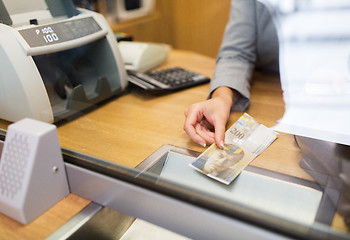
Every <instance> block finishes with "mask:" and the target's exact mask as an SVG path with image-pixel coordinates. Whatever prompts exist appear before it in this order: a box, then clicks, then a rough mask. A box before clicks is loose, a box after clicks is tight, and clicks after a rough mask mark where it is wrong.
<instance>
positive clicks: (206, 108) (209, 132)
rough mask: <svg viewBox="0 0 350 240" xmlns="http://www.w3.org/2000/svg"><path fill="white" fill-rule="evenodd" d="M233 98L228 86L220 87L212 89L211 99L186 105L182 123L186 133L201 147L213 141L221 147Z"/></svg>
mask: <svg viewBox="0 0 350 240" xmlns="http://www.w3.org/2000/svg"><path fill="white" fill-rule="evenodd" d="M233 99H234V93H233V91H232V90H231V89H230V88H227V87H220V88H218V89H216V90H215V91H214V93H213V95H212V98H211V99H208V100H206V101H203V102H199V103H195V104H192V105H191V106H190V107H188V108H187V109H186V110H185V116H186V120H185V124H184V130H185V132H186V133H187V135H188V136H189V137H190V138H191V139H192V140H193V141H194V142H196V143H198V144H200V145H202V146H203V147H205V146H206V145H207V143H208V144H212V143H214V142H215V143H216V144H217V146H218V147H219V148H222V147H223V145H224V138H225V129H226V123H227V121H228V119H229V116H230V112H231V106H232V104H233ZM213 130H214V132H213Z"/></svg>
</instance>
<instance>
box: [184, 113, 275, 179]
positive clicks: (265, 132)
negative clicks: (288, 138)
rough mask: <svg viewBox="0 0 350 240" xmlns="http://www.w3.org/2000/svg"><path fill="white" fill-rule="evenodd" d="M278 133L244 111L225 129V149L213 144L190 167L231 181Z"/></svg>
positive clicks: (216, 177)
mask: <svg viewBox="0 0 350 240" xmlns="http://www.w3.org/2000/svg"><path fill="white" fill-rule="evenodd" d="M277 135H278V133H276V132H274V131H273V130H271V129H269V128H267V127H266V126H264V125H262V124H260V123H259V122H257V121H256V120H255V119H254V118H252V117H251V116H249V115H248V114H247V113H245V114H243V115H242V116H241V117H240V118H239V119H238V120H237V121H236V122H235V123H234V124H233V125H232V126H231V127H230V128H229V129H228V130H227V131H226V133H225V141H224V146H223V149H220V148H218V147H217V145H216V144H215V143H214V144H212V145H211V146H210V147H209V148H208V149H207V150H205V151H204V152H203V153H202V154H201V155H200V156H199V157H198V158H197V159H196V160H195V161H193V162H192V163H191V164H190V166H191V167H193V168H195V169H196V170H198V171H199V172H201V173H203V174H206V175H207V176H208V177H211V178H213V179H216V180H218V181H220V182H222V183H225V184H230V183H231V182H232V181H233V180H234V179H235V178H236V177H237V176H238V175H239V174H240V173H241V172H242V170H243V169H244V168H245V167H246V166H247V165H248V164H249V163H250V162H251V161H252V160H253V159H254V158H256V157H257V156H258V155H259V154H260V153H262V152H263V151H264V150H265V149H266V148H267V147H268V146H269V145H270V144H271V143H272V142H273V141H274V140H275V139H276V138H277Z"/></svg>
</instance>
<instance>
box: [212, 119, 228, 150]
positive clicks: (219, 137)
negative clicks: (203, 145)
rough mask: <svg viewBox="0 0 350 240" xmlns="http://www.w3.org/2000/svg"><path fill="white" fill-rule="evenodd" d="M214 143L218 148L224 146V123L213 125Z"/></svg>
mask: <svg viewBox="0 0 350 240" xmlns="http://www.w3.org/2000/svg"><path fill="white" fill-rule="evenodd" d="M214 127H215V135H214V139H215V143H216V145H217V146H218V147H219V148H221V149H222V148H223V146H224V141H225V127H226V123H225V122H218V123H217V124H215V126H214Z"/></svg>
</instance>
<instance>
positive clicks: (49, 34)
mask: <svg viewBox="0 0 350 240" xmlns="http://www.w3.org/2000/svg"><path fill="white" fill-rule="evenodd" d="M100 30H102V29H101V27H100V26H99V25H98V24H97V22H96V21H95V19H93V18H92V17H88V18H81V19H75V20H71V21H66V22H60V23H54V24H48V25H42V26H40V27H34V28H30V29H24V30H20V31H19V33H20V34H21V35H22V37H23V38H24V39H25V40H26V42H27V43H28V45H29V46H30V47H41V46H46V45H51V44H56V43H61V42H67V41H70V40H74V39H77V38H81V37H85V36H87V35H90V34H92V33H96V32H98V31H100Z"/></svg>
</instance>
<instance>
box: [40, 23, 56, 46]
mask: <svg viewBox="0 0 350 240" xmlns="http://www.w3.org/2000/svg"><path fill="white" fill-rule="evenodd" d="M35 32H36V35H39V34H40V32H42V33H43V34H44V35H43V38H44V40H45V42H46V43H51V42H55V41H58V40H59V38H58V36H57V34H56V33H54V32H53V30H52V28H51V27H46V28H43V29H41V31H40V30H39V29H37V30H35Z"/></svg>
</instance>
